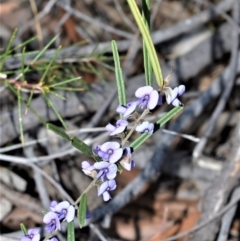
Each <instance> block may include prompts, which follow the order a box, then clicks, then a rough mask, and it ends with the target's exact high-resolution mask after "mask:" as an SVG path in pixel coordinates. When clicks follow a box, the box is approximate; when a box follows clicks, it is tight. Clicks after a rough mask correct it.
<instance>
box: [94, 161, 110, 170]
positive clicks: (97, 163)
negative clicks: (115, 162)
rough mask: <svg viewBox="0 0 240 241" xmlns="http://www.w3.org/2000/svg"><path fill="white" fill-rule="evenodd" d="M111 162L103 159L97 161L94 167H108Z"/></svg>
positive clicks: (99, 168)
mask: <svg viewBox="0 0 240 241" xmlns="http://www.w3.org/2000/svg"><path fill="white" fill-rule="evenodd" d="M110 165H111V164H110V163H109V162H105V161H101V162H95V163H94V165H93V166H94V167H95V168H96V169H98V170H101V169H104V168H108V167H109V166H110Z"/></svg>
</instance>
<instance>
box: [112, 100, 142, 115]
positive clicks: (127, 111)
mask: <svg viewBox="0 0 240 241" xmlns="http://www.w3.org/2000/svg"><path fill="white" fill-rule="evenodd" d="M138 104H139V101H131V102H128V103H127V105H126V106H123V105H119V106H118V108H117V110H116V111H117V113H120V114H122V115H123V117H124V118H127V117H129V116H130V115H131V114H132V113H133V112H134V111H135V109H136V108H137V106H138Z"/></svg>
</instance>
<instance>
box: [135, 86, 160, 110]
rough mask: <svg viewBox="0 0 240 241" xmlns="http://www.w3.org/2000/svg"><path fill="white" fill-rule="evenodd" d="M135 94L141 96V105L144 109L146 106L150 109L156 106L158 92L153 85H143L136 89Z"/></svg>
mask: <svg viewBox="0 0 240 241" xmlns="http://www.w3.org/2000/svg"><path fill="white" fill-rule="evenodd" d="M135 96H136V97H137V98H139V105H140V107H141V108H142V109H144V108H145V107H146V106H147V108H148V109H149V110H152V109H154V108H155V107H156V105H157V103H158V96H159V95H158V92H157V91H156V90H154V89H153V87H152V86H143V87H140V88H138V89H137V90H136V92H135Z"/></svg>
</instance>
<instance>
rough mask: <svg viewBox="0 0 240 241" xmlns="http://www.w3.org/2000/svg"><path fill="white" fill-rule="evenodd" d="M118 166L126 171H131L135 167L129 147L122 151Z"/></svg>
mask: <svg viewBox="0 0 240 241" xmlns="http://www.w3.org/2000/svg"><path fill="white" fill-rule="evenodd" d="M120 164H121V165H122V166H123V167H124V168H125V169H126V170H128V171H131V170H132V169H133V168H134V167H135V163H134V161H133V160H132V153H131V148H130V147H126V148H125V149H124V150H123V156H122V158H121V160H120Z"/></svg>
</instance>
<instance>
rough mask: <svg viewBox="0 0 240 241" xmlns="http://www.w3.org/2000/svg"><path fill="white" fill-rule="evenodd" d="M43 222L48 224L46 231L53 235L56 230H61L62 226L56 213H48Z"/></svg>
mask: <svg viewBox="0 0 240 241" xmlns="http://www.w3.org/2000/svg"><path fill="white" fill-rule="evenodd" d="M43 222H44V223H45V224H47V226H46V227H45V229H46V230H47V231H48V232H49V233H52V232H53V231H54V230H55V229H58V230H61V224H60V221H59V218H58V215H57V214H56V213H54V212H48V213H47V214H45V215H44V217H43Z"/></svg>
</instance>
